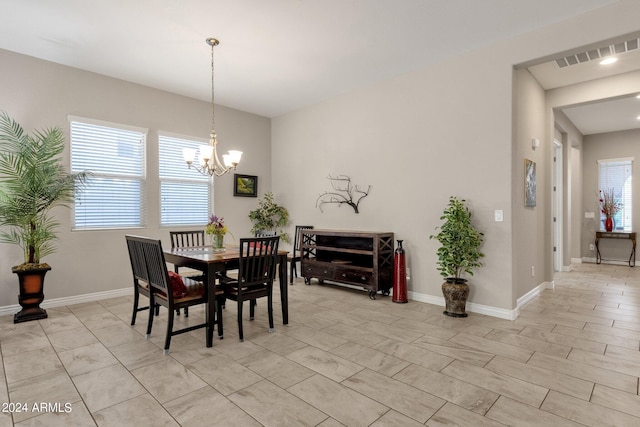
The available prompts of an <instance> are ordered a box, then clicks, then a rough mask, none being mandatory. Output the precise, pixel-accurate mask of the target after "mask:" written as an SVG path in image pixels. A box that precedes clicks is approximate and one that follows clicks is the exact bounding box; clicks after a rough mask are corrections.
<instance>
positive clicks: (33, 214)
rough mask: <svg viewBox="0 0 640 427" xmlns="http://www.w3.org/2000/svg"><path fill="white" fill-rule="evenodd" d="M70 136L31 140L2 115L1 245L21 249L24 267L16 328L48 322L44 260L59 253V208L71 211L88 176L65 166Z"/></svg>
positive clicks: (45, 133) (43, 134) (57, 133)
mask: <svg viewBox="0 0 640 427" xmlns="http://www.w3.org/2000/svg"><path fill="white" fill-rule="evenodd" d="M64 142H65V136H64V133H63V131H62V130H61V129H60V128H57V127H52V128H47V129H44V130H41V131H37V130H36V131H34V132H33V133H32V134H31V135H29V134H27V133H25V131H24V129H23V128H22V126H21V125H20V124H18V123H17V122H16V121H15V120H13V119H12V118H10V117H9V116H8V115H7V114H6V113H4V112H3V113H0V227H1V228H0V241H1V242H4V243H11V244H16V245H19V246H20V247H21V248H22V250H23V253H24V262H23V263H22V264H20V265H16V266H14V267H13V268H12V272H13V273H16V274H17V275H18V280H19V283H20V295H19V297H18V301H19V303H20V305H21V306H22V310H21V311H20V312H18V313H16V314H15V316H14V319H13V321H14V323H19V322H25V321H29V320H36V319H42V318H46V317H47V312H46V310H44V309H42V308H41V307H40V304H41V303H42V301H43V300H44V292H43V284H44V276H45V274H46V273H47V271H49V270H51V267H50V266H49V265H48V264H46V263H41V258H42V257H44V256H46V255H49V254H51V253H53V252H54V251H55V245H54V242H55V240H56V239H57V234H56V233H57V228H58V226H59V223H58V221H56V219H55V218H54V217H53V216H52V215H51V212H50V211H51V209H52V208H54V207H56V206H69V204H70V203H71V202H73V200H74V196H75V193H76V190H77V189H79V188H82V186H83V184H84V183H85V182H86V179H87V176H88V174H87V173H86V172H82V173H77V174H71V173H68V172H67V171H66V170H65V169H64V166H63V164H62V152H63V150H64Z"/></svg>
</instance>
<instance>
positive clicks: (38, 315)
mask: <svg viewBox="0 0 640 427" xmlns="http://www.w3.org/2000/svg"><path fill="white" fill-rule="evenodd" d="M49 270H51V267H50V266H49V265H48V264H32V265H30V266H29V267H28V268H25V266H24V265H19V266H16V267H13V268H12V271H13V272H14V273H15V274H17V275H18V280H19V281H20V295H19V296H18V302H19V303H20V305H21V306H22V310H20V311H19V312H17V313H16V314H15V315H14V316H13V323H22V322H29V321H31V320H38V319H46V318H47V317H48V315H47V310H45V309H43V308H41V307H40V303H42V301H44V276H45V274H47V271H49Z"/></svg>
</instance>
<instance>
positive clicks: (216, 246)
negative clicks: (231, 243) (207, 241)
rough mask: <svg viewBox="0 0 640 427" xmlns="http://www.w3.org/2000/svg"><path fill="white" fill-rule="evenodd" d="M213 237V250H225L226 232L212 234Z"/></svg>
mask: <svg viewBox="0 0 640 427" xmlns="http://www.w3.org/2000/svg"><path fill="white" fill-rule="evenodd" d="M211 237H212V238H213V252H215V253H218V252H224V251H225V247H224V234H212V235H211Z"/></svg>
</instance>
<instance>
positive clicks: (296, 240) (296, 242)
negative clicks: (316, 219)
mask: <svg viewBox="0 0 640 427" xmlns="http://www.w3.org/2000/svg"><path fill="white" fill-rule="evenodd" d="M312 229H313V225H296V234H295V236H294V237H293V249H292V253H291V254H290V255H289V256H288V257H287V261H289V284H291V285H293V277H294V273H295V277H298V268H297V267H296V263H297V262H300V258H301V253H300V243H301V237H300V231H301V230H312Z"/></svg>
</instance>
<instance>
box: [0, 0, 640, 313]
mask: <svg viewBox="0 0 640 427" xmlns="http://www.w3.org/2000/svg"><path fill="white" fill-rule="evenodd" d="M639 15H640V3H638V2H631V1H623V2H616V3H614V4H612V5H610V6H607V7H604V8H601V9H598V10H597V11H594V12H590V13H586V14H584V15H581V16H580V17H578V18H575V19H571V20H567V21H562V22H559V23H557V24H554V25H551V26H548V27H546V28H542V29H540V30H538V31H534V32H531V33H527V34H523V35H520V36H518V37H514V38H512V39H509V40H506V41H503V42H500V43H496V44H494V45H490V46H486V47H484V48H481V49H477V50H474V51H471V52H467V53H465V54H462V55H459V56H456V57H453V58H449V59H447V60H445V61H443V62H441V63H438V64H433V65H430V66H428V67H425V68H423V69H420V70H416V71H414V72H411V73H407V74H405V75H402V76H398V77H396V78H393V79H390V80H388V81H385V82H380V83H377V84H375V85H371V86H368V87H364V88H361V89H360V90H357V91H354V92H351V93H348V94H344V95H343V96H340V97H336V98H334V99H330V100H327V101H325V102H322V103H319V104H316V105H312V106H308V107H306V108H303V109H300V110H298V111H294V112H291V113H289V114H286V115H283V116H281V117H277V118H275V119H273V120H272V121H271V123H270V121H269V120H268V119H265V118H262V117H257V116H254V115H250V114H245V113H242V112H238V111H233V110H230V109H225V108H220V109H218V110H217V114H216V116H217V123H218V133H219V135H220V138H221V144H222V145H223V147H225V149H228V148H232V147H233V148H239V149H241V150H243V151H245V157H244V159H243V163H242V164H241V171H240V172H242V173H248V174H255V175H259V176H260V192H261V193H262V192H263V191H266V190H268V189H269V188H272V189H273V190H274V193H275V194H276V197H277V198H278V199H279V200H280V201H281V202H282V203H283V204H284V205H285V206H286V207H287V208H288V209H289V211H290V214H291V219H292V224H301V223H308V224H314V225H315V226H316V227H325V228H340V229H360V230H379V231H387V230H390V231H394V232H395V233H396V237H397V238H399V239H404V240H405V241H406V245H405V247H406V249H407V262H408V265H407V266H408V267H409V269H410V274H411V278H410V280H409V291H410V294H412V295H414V296H415V297H417V298H422V299H423V300H427V301H433V302H437V301H441V292H440V285H441V283H442V278H441V277H440V276H439V274H438V272H437V270H436V255H435V252H436V250H437V243H436V242H435V241H431V240H429V239H428V236H429V235H430V234H432V233H433V232H434V228H435V227H436V226H437V225H439V224H440V220H439V216H440V214H441V212H442V209H443V208H444V207H445V205H446V203H447V199H448V197H449V196H450V195H456V196H458V197H461V198H464V199H466V200H467V202H468V204H469V206H470V208H471V209H472V211H473V213H474V221H475V223H476V225H477V226H478V228H479V229H480V230H481V231H482V232H484V233H485V237H486V241H485V244H484V246H483V248H482V250H483V252H484V253H485V255H486V257H485V259H484V262H485V265H484V267H482V268H481V269H479V270H478V271H477V273H476V275H475V276H474V277H473V278H472V280H471V287H472V291H471V295H470V300H469V301H470V306H471V308H472V309H473V310H476V311H481V310H484V311H485V312H488V313H490V314H496V315H506V316H508V315H510V314H512V311H513V309H514V307H516V304H517V301H518V299H519V298H521V297H522V296H524V295H526V294H527V293H528V292H530V291H531V290H532V289H534V288H535V287H536V286H538V285H540V284H543V283H545V282H548V281H550V280H551V279H552V277H553V271H552V262H551V260H552V252H551V246H552V242H551V237H550V236H551V225H550V220H549V218H550V206H551V204H550V192H549V189H548V184H549V182H550V176H551V166H550V165H551V158H550V156H551V152H552V150H551V149H550V144H551V143H552V141H553V127H554V123H555V120H554V116H553V109H554V108H556V107H561V106H563V105H570V104H574V103H579V102H588V101H589V100H593V99H597V98H598V96H599V97H600V98H603V97H606V96H611V90H609V89H610V88H603V87H600V86H598V83H596V86H597V87H596V88H594V90H593V91H591V92H590V93H589V94H588V95H584V93H583V94H579V93H577V92H572V91H571V90H565V89H563V90H557V91H552V92H553V93H547V95H546V104H544V103H543V100H542V90H541V89H540V88H539V87H538V86H537V85H536V84H535V82H534V81H532V80H531V79H530V77H529V76H525V75H521V73H520V72H514V69H513V66H514V65H515V64H521V63H524V62H527V61H531V60H534V59H536V58H541V57H546V56H548V55H552V54H555V53H557V52H562V51H565V50H569V49H573V48H576V47H579V46H583V45H586V44H590V43H595V42H598V41H600V40H604V39H609V38H612V37H615V36H618V35H622V34H626V33H631V32H633V31H637V30H638V23H637V16H639ZM585 28H588V29H589V31H588V32H585V31H584V29H585ZM0 64H2V69H3V79H2V80H1V81H0V93H2V94H3V97H2V100H1V101H0V102H2V104H1V105H0V109H3V110H6V111H8V112H9V113H10V114H11V115H12V116H14V117H16V118H17V119H18V120H20V121H21V122H23V123H24V124H25V126H27V127H28V128H32V127H41V126H46V125H52V124H53V125H55V124H57V125H60V126H67V123H66V115H67V114H73V115H78V116H87V117H91V118H96V119H102V120H107V121H113V122H119V123H125V124H132V125H137V126H142V127H148V128H149V129H151V133H150V137H149V138H150V139H149V141H150V145H151V148H150V154H149V156H150V164H152V159H153V156H154V154H153V150H154V149H153V148H152V147H153V141H154V132H156V131H157V130H158V129H161V130H166V131H170V132H175V133H179V134H187V135H188V134H194V135H195V136H201V137H206V136H207V134H208V121H209V116H208V115H209V107H208V105H207V103H205V102H200V101H196V100H193V99H187V98H183V97H178V96H175V95H171V94H168V93H164V92H161V91H157V90H153V89H149V88H145V87H142V86H137V85H133V84H129V83H126V82H122V81H117V80H113V79H108V78H105V77H102V76H98V75H95V74H91V73H86V72H81V71H78V70H73V69H69V68H65V67H61V66H57V65H53V64H48V63H45V62H42V61H36V60H33V59H31V58H27V57H23V56H19V55H14V54H10V53H8V52H2V51H0ZM623 80H624V78H621V79H620V80H618V81H619V83H620V86H619V87H618V88H617V89H614V92H616V90H617V92H618V93H619V94H621V93H625V91H626V92H629V91H633V90H635V91H640V78H638V77H637V76H635V79H627V80H626V81H623ZM269 132H271V134H269ZM545 133H546V134H545ZM540 134H543V135H542V136H541V137H539V138H540V139H541V141H542V145H541V147H540V148H539V149H538V150H537V151H536V152H530V150H531V149H530V140H531V138H532V137H537V136H538V135H540ZM270 142H271V146H269V144H270ZM155 155H156V156H157V154H155ZM525 157H527V158H529V157H531V158H532V159H533V160H535V161H536V162H537V165H538V168H537V172H538V194H537V196H538V197H537V199H538V206H537V207H536V208H535V209H528V208H525V207H524V202H523V195H522V192H523V162H524V158H525ZM329 174H345V175H349V176H350V177H351V178H352V179H353V180H354V183H356V184H359V185H364V186H366V185H371V186H372V190H371V194H370V195H369V196H368V197H367V198H366V199H364V200H363V202H362V203H361V213H360V214H358V215H356V214H354V213H353V211H351V210H350V209H349V208H346V207H343V208H336V207H335V206H329V207H327V209H326V210H325V212H324V213H321V212H320V211H319V210H318V209H317V208H316V207H315V202H316V198H317V196H318V195H319V194H320V193H322V192H323V191H326V190H327V189H329V188H330V183H329V181H328V180H327V175H329ZM149 176H150V181H153V180H154V179H153V178H152V170H150V171H149ZM269 177H271V181H269ZM149 185H150V194H157V182H155V183H154V182H150V184H149ZM221 185H222V188H221ZM230 192H231V183H230V180H229V181H225V178H221V179H220V180H218V181H217V184H216V213H219V214H221V215H224V216H225V217H226V218H227V219H228V221H229V224H230V226H231V229H232V231H233V232H234V234H236V235H237V234H241V233H239V232H238V229H239V230H241V231H242V230H243V229H244V228H248V220H247V219H246V218H245V217H246V214H247V212H248V211H249V210H250V209H251V208H252V207H253V206H254V205H255V199H253V200H246V199H234V198H233V197H231V196H230ZM155 197H157V196H155ZM154 203H157V201H156V200H150V204H151V206H152V207H153V206H154V205H153V204H154ZM156 206H157V204H156ZM495 210H503V212H504V221H503V222H495V221H494V211H495ZM60 215H61V216H60V218H61V219H62V221H63V228H64V229H65V230H64V232H63V234H62V236H61V237H62V240H61V246H60V251H59V252H58V253H57V254H55V255H54V256H52V257H50V259H48V260H47V261H48V262H49V263H50V264H52V265H53V266H54V271H53V272H52V273H51V275H50V276H51V277H50V281H49V283H48V288H47V291H46V292H47V297H48V298H52V297H63V296H72V295H78V294H84V293H91V292H97V291H103V290H105V291H106V290H112V289H120V288H124V287H126V286H130V277H129V271H128V266H127V265H126V253H125V251H124V248H123V237H122V236H123V234H124V232H123V231H115V232H93V233H79V232H78V233H72V232H70V231H69V229H70V224H69V218H70V214H69V213H68V212H61V214H60ZM154 221H155V222H154ZM141 232H144V233H145V234H149V235H158V236H161V237H165V236H167V235H168V231H167V230H163V229H160V228H159V227H158V225H157V215H156V217H155V219H154V218H153V217H150V224H149V228H148V229H147V230H141ZM0 251H2V254H3V256H2V257H1V258H0V295H1V298H0V306H3V305H7V304H15V302H16V297H15V295H16V294H17V288H16V282H15V277H13V276H12V275H11V273H9V271H10V266H11V265H13V264H15V263H17V262H18V260H19V259H20V256H19V251H17V249H15V248H11V247H5V246H2V247H0ZM14 260H15V261H14ZM97 260H99V261H97ZM531 266H533V267H534V268H535V271H536V274H535V276H534V277H531V268H530V267H531ZM96 273H97V274H96Z"/></svg>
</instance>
